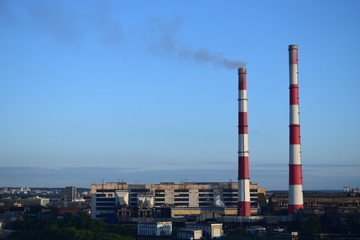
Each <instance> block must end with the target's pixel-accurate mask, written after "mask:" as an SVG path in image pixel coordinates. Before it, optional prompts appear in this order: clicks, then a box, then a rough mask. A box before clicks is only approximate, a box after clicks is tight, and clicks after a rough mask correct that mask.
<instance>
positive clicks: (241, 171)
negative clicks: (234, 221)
mask: <svg viewBox="0 0 360 240" xmlns="http://www.w3.org/2000/svg"><path fill="white" fill-rule="evenodd" d="M238 74H239V119H238V120H239V126H238V127H239V152H238V154H239V155H238V207H237V215H238V216H250V215H251V208H250V180H249V157H248V156H249V146H248V121H247V94H246V68H239V69H238Z"/></svg>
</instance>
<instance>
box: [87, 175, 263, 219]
mask: <svg viewBox="0 0 360 240" xmlns="http://www.w3.org/2000/svg"><path fill="white" fill-rule="evenodd" d="M237 187H238V184H237V183H233V182H185V183H181V184H175V183H172V182H165V183H160V184H126V183H123V182H122V183H121V182H120V183H106V184H92V185H91V196H92V197H91V202H92V213H91V216H92V218H93V219H103V220H105V219H106V217H107V216H108V215H109V214H116V211H117V210H119V209H122V213H121V214H122V215H123V217H130V215H131V213H130V212H127V209H131V208H137V209H144V211H143V213H144V214H145V215H149V214H151V211H145V209H151V208H173V209H174V208H181V209H187V208H200V209H201V208H209V207H224V208H236V207H237V194H238V193H237V191H238V188H237ZM250 193H251V210H252V214H257V213H258V211H259V204H258V185H257V184H251V185H250ZM235 214H236V210H235ZM120 217H121V216H120Z"/></svg>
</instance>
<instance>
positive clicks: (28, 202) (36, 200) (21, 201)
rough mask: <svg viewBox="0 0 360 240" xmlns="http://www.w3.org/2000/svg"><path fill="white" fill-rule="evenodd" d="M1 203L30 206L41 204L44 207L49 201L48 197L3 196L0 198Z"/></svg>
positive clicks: (4, 204)
mask: <svg viewBox="0 0 360 240" xmlns="http://www.w3.org/2000/svg"><path fill="white" fill-rule="evenodd" d="M0 203H1V205H3V206H4V207H5V208H8V207H13V206H16V207H31V206H43V207H46V206H47V205H48V204H49V203H50V199H49V198H41V197H33V198H3V199H0Z"/></svg>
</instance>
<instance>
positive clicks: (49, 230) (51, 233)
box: [8, 213, 136, 240]
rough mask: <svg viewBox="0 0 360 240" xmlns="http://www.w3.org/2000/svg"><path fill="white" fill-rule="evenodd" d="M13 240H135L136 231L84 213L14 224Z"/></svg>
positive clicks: (29, 218) (26, 217)
mask: <svg viewBox="0 0 360 240" xmlns="http://www.w3.org/2000/svg"><path fill="white" fill-rule="evenodd" d="M12 229H13V230H15V232H14V233H12V234H11V235H10V236H9V238H8V239H13V240H20V239H21V240H23V239H28V240H45V239H46V240H49V239H51V240H135V235H136V229H135V228H124V227H121V226H119V225H110V224H106V223H104V222H102V221H99V220H93V219H91V218H90V217H89V216H88V215H87V214H85V213H82V214H81V215H80V216H79V217H78V218H74V217H72V216H71V215H65V216H64V219H62V220H58V219H54V218H32V217H29V216H25V217H24V220H17V221H15V222H14V223H13V225H12Z"/></svg>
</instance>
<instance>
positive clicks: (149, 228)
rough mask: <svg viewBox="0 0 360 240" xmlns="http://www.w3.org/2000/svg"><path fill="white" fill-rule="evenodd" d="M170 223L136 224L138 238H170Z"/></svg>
mask: <svg viewBox="0 0 360 240" xmlns="http://www.w3.org/2000/svg"><path fill="white" fill-rule="evenodd" d="M171 234H172V223H171V222H144V223H138V224H137V235H138V236H157V237H160V236H171Z"/></svg>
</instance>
